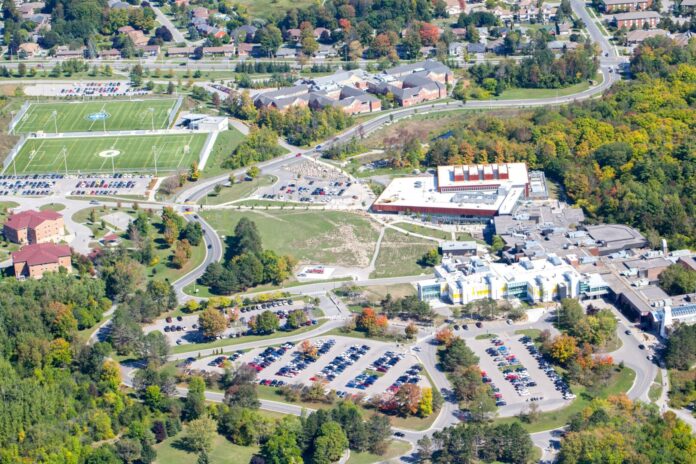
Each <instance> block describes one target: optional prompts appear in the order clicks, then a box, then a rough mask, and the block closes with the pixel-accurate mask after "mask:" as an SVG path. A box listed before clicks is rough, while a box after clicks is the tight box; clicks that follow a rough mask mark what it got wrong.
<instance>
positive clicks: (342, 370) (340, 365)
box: [188, 336, 430, 397]
mask: <svg viewBox="0 0 696 464" xmlns="http://www.w3.org/2000/svg"><path fill="white" fill-rule="evenodd" d="M310 342H311V343H312V344H313V345H314V346H315V347H316V349H317V353H316V358H314V359H312V358H311V357H308V356H305V355H304V354H303V353H302V351H301V348H300V344H292V343H286V344H284V345H279V346H276V347H273V348H259V349H255V350H251V351H248V352H245V353H243V354H242V353H240V354H236V353H233V354H232V355H231V356H233V357H234V360H232V359H230V361H231V362H233V363H248V364H251V365H252V367H255V368H256V369H257V371H258V379H259V382H260V383H264V384H268V385H274V386H275V385H278V384H279V382H280V385H283V384H287V385H293V384H299V385H309V384H311V383H313V382H314V381H317V380H322V381H325V382H326V385H327V389H333V390H336V392H337V393H338V395H339V396H341V397H345V396H350V395H357V394H363V395H365V396H368V397H369V396H372V395H375V394H381V393H385V392H387V391H391V392H393V393H395V392H396V391H397V390H398V388H399V387H400V386H401V385H403V384H404V383H415V384H418V385H420V386H421V387H426V386H430V384H429V381H428V379H427V377H426V376H425V375H424V374H423V372H422V371H421V369H422V368H421V367H420V366H419V365H418V360H417V358H416V357H415V356H414V355H413V354H411V353H408V352H405V351H403V350H398V349H396V348H395V347H394V345H393V344H388V343H384V342H379V341H376V340H359V339H355V338H350V337H341V336H332V337H317V338H314V339H310ZM227 356H230V355H226V357H227ZM223 361H224V357H222V356H211V357H207V358H202V359H197V360H194V361H192V362H191V363H190V365H189V366H188V368H189V369H191V370H194V371H195V370H204V371H212V372H219V373H221V372H223V367H222V366H223V365H224V363H223Z"/></svg>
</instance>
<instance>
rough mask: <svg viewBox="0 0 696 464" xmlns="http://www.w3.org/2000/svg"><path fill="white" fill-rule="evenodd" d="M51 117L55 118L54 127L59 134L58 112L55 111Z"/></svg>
mask: <svg viewBox="0 0 696 464" xmlns="http://www.w3.org/2000/svg"><path fill="white" fill-rule="evenodd" d="M51 117H52V118H53V127H54V128H55V130H56V134H57V133H58V111H56V110H53V112H52V113H51Z"/></svg>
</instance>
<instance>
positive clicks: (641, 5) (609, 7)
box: [601, 0, 652, 13]
mask: <svg viewBox="0 0 696 464" xmlns="http://www.w3.org/2000/svg"><path fill="white" fill-rule="evenodd" d="M651 5H652V0H602V4H601V8H602V10H604V12H606V13H617V12H620V11H640V10H647V9H648V8H650V6H651Z"/></svg>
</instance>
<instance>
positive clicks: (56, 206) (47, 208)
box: [39, 203, 65, 211]
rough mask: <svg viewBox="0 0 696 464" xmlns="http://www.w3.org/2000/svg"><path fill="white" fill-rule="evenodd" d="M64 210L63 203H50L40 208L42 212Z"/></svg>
mask: <svg viewBox="0 0 696 464" xmlns="http://www.w3.org/2000/svg"><path fill="white" fill-rule="evenodd" d="M64 209H65V205H64V204H62V203H49V204H47V205H43V206H41V207H40V208H39V210H41V211H63V210H64Z"/></svg>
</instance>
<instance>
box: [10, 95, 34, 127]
mask: <svg viewBox="0 0 696 464" xmlns="http://www.w3.org/2000/svg"><path fill="white" fill-rule="evenodd" d="M29 105H30V103H29V101H28V100H27V101H25V102H24V104H23V105H22V107H21V108H20V109H19V111H17V114H15V117H14V118H12V121H10V129H9V133H10V134H11V133H12V132H13V131H14V129H15V127H17V124H19V121H21V120H22V118H23V117H24V115H25V114H26V113H27V110H28V109H29Z"/></svg>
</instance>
